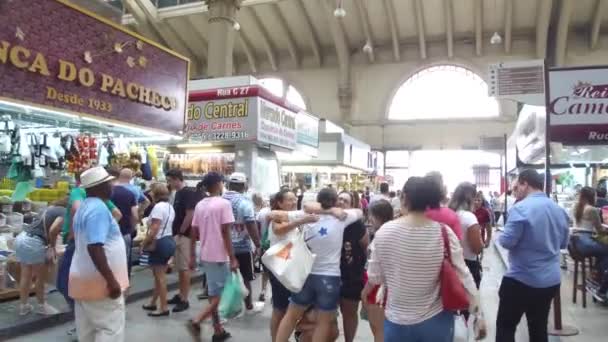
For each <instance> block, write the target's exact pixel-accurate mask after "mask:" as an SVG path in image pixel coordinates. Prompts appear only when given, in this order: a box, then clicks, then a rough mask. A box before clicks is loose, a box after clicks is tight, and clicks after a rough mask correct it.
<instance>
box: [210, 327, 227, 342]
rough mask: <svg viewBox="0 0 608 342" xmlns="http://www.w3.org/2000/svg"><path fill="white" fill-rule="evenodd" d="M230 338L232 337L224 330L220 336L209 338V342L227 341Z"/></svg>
mask: <svg viewBox="0 0 608 342" xmlns="http://www.w3.org/2000/svg"><path fill="white" fill-rule="evenodd" d="M231 337H232V335H230V333H229V332H227V331H226V330H224V331H222V332H221V333H220V334H215V335H213V337H212V338H211V341H212V342H222V341H226V340H227V339H229V338H231Z"/></svg>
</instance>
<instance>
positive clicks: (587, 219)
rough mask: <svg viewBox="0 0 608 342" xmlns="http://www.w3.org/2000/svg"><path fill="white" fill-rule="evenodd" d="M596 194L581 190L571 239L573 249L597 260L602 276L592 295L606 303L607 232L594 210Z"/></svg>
mask: <svg viewBox="0 0 608 342" xmlns="http://www.w3.org/2000/svg"><path fill="white" fill-rule="evenodd" d="M595 201H596V193H595V190H594V189H593V188H591V187H588V186H586V187H584V188H582V189H581V191H580V193H579V197H578V202H577V204H576V206H575V207H574V213H573V214H574V222H575V224H576V228H577V229H576V233H575V234H573V235H572V237H571V243H572V245H573V247H574V248H575V249H576V250H577V251H578V252H579V253H581V254H583V255H585V256H593V257H596V258H597V261H598V262H597V266H598V270H599V271H600V274H603V280H602V281H601V285H600V288H599V289H598V291H597V293H596V294H594V296H595V297H596V299H598V300H600V301H602V302H607V301H608V297H607V296H606V294H607V292H608V230H607V229H605V228H604V227H603V226H602V223H601V218H600V212H599V209H597V208H595V207H594V205H595Z"/></svg>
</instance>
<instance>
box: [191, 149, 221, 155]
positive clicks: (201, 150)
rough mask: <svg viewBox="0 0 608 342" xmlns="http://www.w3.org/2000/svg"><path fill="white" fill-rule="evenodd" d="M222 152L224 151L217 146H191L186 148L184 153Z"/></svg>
mask: <svg viewBox="0 0 608 342" xmlns="http://www.w3.org/2000/svg"><path fill="white" fill-rule="evenodd" d="M222 152H224V151H222V150H221V149H219V148H212V149H200V148H193V149H187V150H186V154H214V153H222Z"/></svg>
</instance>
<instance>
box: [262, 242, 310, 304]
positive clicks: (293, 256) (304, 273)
mask: <svg viewBox="0 0 608 342" xmlns="http://www.w3.org/2000/svg"><path fill="white" fill-rule="evenodd" d="M314 261H315V256H314V255H313V254H312V253H311V252H310V250H309V249H308V246H306V242H305V241H304V233H303V232H301V231H297V232H296V234H293V237H292V238H290V239H287V240H284V241H281V242H278V243H277V244H275V245H274V246H272V247H270V248H269V249H268V250H267V251H266V253H264V255H263V256H262V262H263V263H264V265H265V266H266V267H267V268H268V269H269V270H270V271H271V272H272V274H274V276H275V277H276V278H277V279H278V280H279V281H280V282H281V284H283V286H285V288H287V289H288V290H289V291H291V292H292V293H298V292H300V290H302V287H303V286H304V282H306V278H308V275H309V274H310V271H311V270H312V265H313V263H314Z"/></svg>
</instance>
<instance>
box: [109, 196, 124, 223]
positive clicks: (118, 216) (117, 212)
mask: <svg viewBox="0 0 608 342" xmlns="http://www.w3.org/2000/svg"><path fill="white" fill-rule="evenodd" d="M106 207H108V210H110V212H111V213H112V217H114V219H115V220H116V222H120V220H122V213H121V212H120V209H118V207H116V204H114V202H112V201H110V200H108V201H106Z"/></svg>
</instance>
